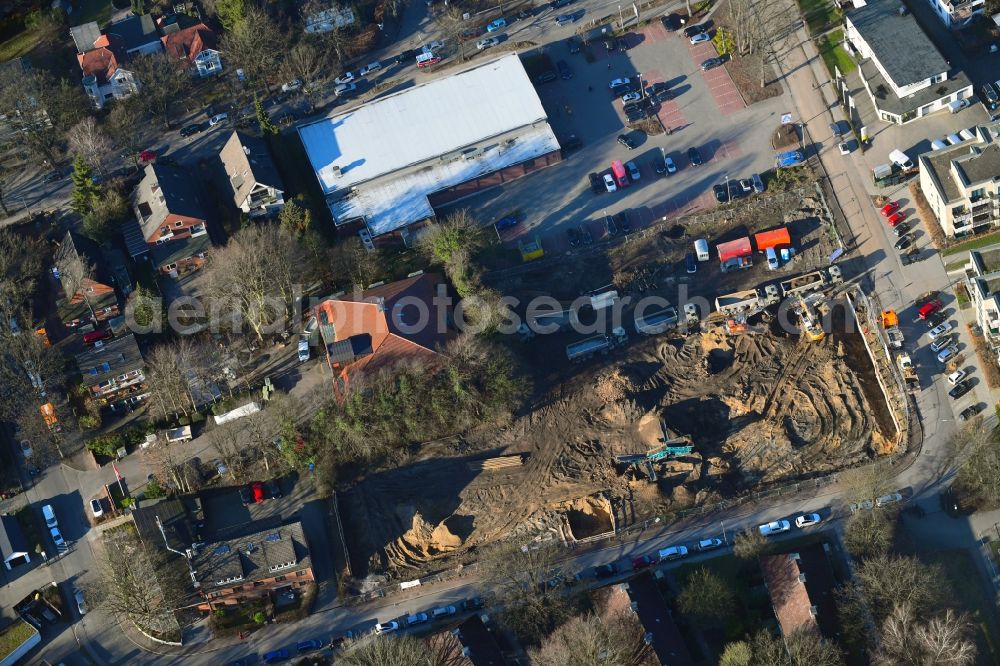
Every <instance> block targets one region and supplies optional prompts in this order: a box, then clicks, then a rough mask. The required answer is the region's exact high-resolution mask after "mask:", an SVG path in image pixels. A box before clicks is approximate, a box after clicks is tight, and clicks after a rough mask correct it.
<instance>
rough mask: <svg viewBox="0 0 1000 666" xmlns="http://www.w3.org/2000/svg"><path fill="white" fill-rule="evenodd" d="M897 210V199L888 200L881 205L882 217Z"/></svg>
mask: <svg viewBox="0 0 1000 666" xmlns="http://www.w3.org/2000/svg"><path fill="white" fill-rule="evenodd" d="M897 210H899V202H898V201H890V202H889V203H887V204H886V205H884V206H882V217H889V216H890V215H892V214H893V213H895V212H896V211H897Z"/></svg>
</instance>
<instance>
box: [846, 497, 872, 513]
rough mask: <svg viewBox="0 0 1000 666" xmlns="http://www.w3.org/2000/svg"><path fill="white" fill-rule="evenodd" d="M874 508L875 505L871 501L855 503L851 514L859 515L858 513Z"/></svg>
mask: <svg viewBox="0 0 1000 666" xmlns="http://www.w3.org/2000/svg"><path fill="white" fill-rule="evenodd" d="M874 506H875V504H874V503H873V502H872V501H871V500H862V501H860V502H855V503H854V504H852V505H851V513H857V512H858V511H871V509H872V507H874Z"/></svg>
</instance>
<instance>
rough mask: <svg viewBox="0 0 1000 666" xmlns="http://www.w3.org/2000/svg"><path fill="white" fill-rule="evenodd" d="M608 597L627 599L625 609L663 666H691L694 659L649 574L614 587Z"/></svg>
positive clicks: (645, 573)
mask: <svg viewBox="0 0 1000 666" xmlns="http://www.w3.org/2000/svg"><path fill="white" fill-rule="evenodd" d="M611 594H612V595H627V597H628V603H629V608H630V609H631V611H632V612H633V613H635V615H636V617H638V618H639V622H641V623H642V626H643V628H644V629H645V630H646V643H647V644H648V645H649V646H650V647H652V648H653V652H654V653H655V654H656V657H657V659H659V661H660V663H661V664H663V666H694V659H693V658H692V657H691V653H690V652H689V651H688V648H687V645H686V644H685V643H684V638H683V637H682V635H681V631H680V629H679V628H678V627H677V624H676V623H675V622H674V618H673V616H672V615H671V614H670V609H669V608H668V607H667V604H666V602H665V601H664V600H663V596H662V595H661V594H660V591H659V590H658V589H657V587H656V580H655V579H654V578H653V575H652V574H650V573H649V572H648V571H646V572H644V573H642V574H640V575H639V576H636V577H635V578H633V579H631V580H629V581H627V582H624V583H621V584H620V585H616V586H615V587H613V588H612V589H611ZM612 602H613V600H612V601H610V602H609V603H612Z"/></svg>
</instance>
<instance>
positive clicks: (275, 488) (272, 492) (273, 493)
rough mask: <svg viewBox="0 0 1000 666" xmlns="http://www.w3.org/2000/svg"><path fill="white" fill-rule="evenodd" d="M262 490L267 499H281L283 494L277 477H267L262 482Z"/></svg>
mask: <svg viewBox="0 0 1000 666" xmlns="http://www.w3.org/2000/svg"><path fill="white" fill-rule="evenodd" d="M264 492H265V494H266V495H267V498H268V499H281V498H282V497H283V496H284V495H283V493H282V492H281V484H280V483H278V480H277V479H269V480H268V481H265V482H264Z"/></svg>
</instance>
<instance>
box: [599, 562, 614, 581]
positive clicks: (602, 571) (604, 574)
mask: <svg viewBox="0 0 1000 666" xmlns="http://www.w3.org/2000/svg"><path fill="white" fill-rule="evenodd" d="M616 573H618V569H616V568H615V565H613V564H602V565H600V566H596V567H594V577H596V578H610V577H611V576H614V575H615V574H616Z"/></svg>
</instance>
